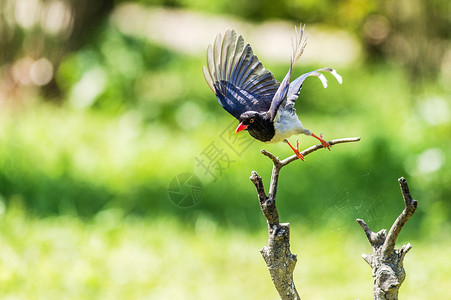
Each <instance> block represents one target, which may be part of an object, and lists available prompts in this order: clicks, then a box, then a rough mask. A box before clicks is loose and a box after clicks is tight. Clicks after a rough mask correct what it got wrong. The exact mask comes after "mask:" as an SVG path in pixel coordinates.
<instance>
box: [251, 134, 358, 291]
mask: <svg viewBox="0 0 451 300" xmlns="http://www.w3.org/2000/svg"><path fill="white" fill-rule="evenodd" d="M358 141H360V138H359V137H355V138H345V139H337V140H332V141H329V142H328V143H329V144H330V145H331V146H332V145H336V144H341V143H350V142H358ZM321 148H323V146H322V145H321V144H319V145H315V146H312V147H310V148H308V149H305V150H304V151H302V152H301V154H302V155H303V156H304V157H305V156H307V155H309V154H310V153H313V152H315V151H316V150H319V149H321ZM261 152H262V154H263V155H265V156H267V157H268V158H270V159H271V160H272V163H273V168H272V174H271V182H270V186H269V192H268V194H266V193H265V189H264V187H263V181H262V178H261V177H260V176H258V174H257V172H255V171H252V175H251V177H250V180H251V181H252V183H254V185H255V188H256V190H257V195H258V200H259V203H260V208H261V210H262V212H263V215H264V216H265V218H266V221H267V223H268V246H267V247H263V249H261V250H260V252H261V254H262V256H263V258H264V260H265V262H266V265H267V266H268V270H269V273H270V275H271V279H272V281H273V283H274V286H275V287H276V289H277V291H278V292H279V295H280V298H281V299H284V300H285V299H300V297H299V294H298V292H297V290H296V287H295V285H294V281H293V271H294V268H295V266H296V261H297V257H296V255H295V254H292V253H291V251H290V224H289V223H279V213H278V212H277V207H276V194H277V185H278V182H279V172H280V170H281V169H282V168H283V167H284V166H286V165H288V164H289V163H292V162H293V161H295V160H297V159H298V157H297V156H296V155H292V156H290V157H287V158H285V159H284V160H280V159H279V158H277V157H276V156H274V155H273V154H272V153H270V152H268V151H266V150H262V151H261Z"/></svg>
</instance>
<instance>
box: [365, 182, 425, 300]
mask: <svg viewBox="0 0 451 300" xmlns="http://www.w3.org/2000/svg"><path fill="white" fill-rule="evenodd" d="M398 182H399V185H400V186H401V193H402V197H403V198H404V205H405V208H404V210H403V211H402V212H401V214H400V215H399V217H398V218H397V219H396V221H395V222H394V223H393V226H392V227H391V229H390V231H389V232H388V235H387V231H386V230H385V229H382V230H381V231H379V232H377V233H375V232H373V231H371V229H370V228H369V227H368V225H367V224H366V223H365V221H363V220H361V219H357V222H358V223H359V224H360V226H361V227H362V229H363V231H365V234H366V236H367V238H368V241H369V242H370V245H371V248H372V249H373V253H372V254H369V255H366V254H363V255H362V257H363V259H364V260H365V261H366V262H367V263H368V264H369V265H370V266H371V268H372V269H373V277H374V289H373V293H374V299H376V300H396V299H398V291H399V287H400V286H401V284H402V283H403V281H404V279H405V277H406V272H405V270H404V267H403V261H404V257H405V255H406V254H407V252H409V250H410V249H411V248H412V246H411V245H410V243H408V244H407V245H404V246H402V247H401V248H400V249H399V250H396V249H395V243H396V239H397V238H398V235H399V233H400V232H401V229H402V228H403V226H404V225H405V224H406V222H407V221H408V220H409V219H410V217H411V216H412V215H413V214H414V212H415V210H416V209H417V201H416V200H413V199H412V196H411V195H410V192H409V187H408V186H407V181H406V180H405V179H404V177H401V178H399V179H398Z"/></svg>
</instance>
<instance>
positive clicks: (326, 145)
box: [312, 133, 330, 150]
mask: <svg viewBox="0 0 451 300" xmlns="http://www.w3.org/2000/svg"><path fill="white" fill-rule="evenodd" d="M312 136H313V137H314V138H316V139H318V140H319V141H320V142H321V145H323V147H324V148H327V149H328V150H330V144H329V143H328V142H326V141H325V140H323V134H320V135H319V137H318V136H317V135H316V134H314V133H312Z"/></svg>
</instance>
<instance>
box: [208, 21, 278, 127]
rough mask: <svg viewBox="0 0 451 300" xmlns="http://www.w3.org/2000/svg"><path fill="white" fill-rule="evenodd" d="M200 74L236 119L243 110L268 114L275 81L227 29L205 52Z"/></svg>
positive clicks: (242, 40)
mask: <svg viewBox="0 0 451 300" xmlns="http://www.w3.org/2000/svg"><path fill="white" fill-rule="evenodd" d="M203 73H204V77H205V80H206V81H207V83H208V86H209V87H210V88H211V90H212V91H213V92H214V93H215V94H216V97H217V99H218V102H219V104H221V106H222V107H223V108H224V109H225V110H226V111H227V112H229V113H230V114H231V115H232V116H234V117H235V118H236V119H238V120H239V118H240V115H241V114H242V113H243V112H246V111H251V110H252V111H259V112H263V111H268V110H269V108H270V107H271V100H272V99H273V97H274V95H275V93H276V91H277V89H278V87H279V82H278V81H277V80H276V79H275V78H274V75H273V74H272V73H271V72H270V71H268V70H266V69H265V68H264V67H263V65H262V63H261V62H260V61H259V60H258V58H257V56H256V55H254V54H253V51H252V48H251V46H250V45H249V44H246V45H245V44H244V39H243V37H242V36H241V35H239V36H237V34H236V32H235V31H234V30H227V31H226V33H225V34H224V38H222V37H221V34H218V35H217V36H216V40H215V43H214V45H213V46H212V45H209V46H208V50H207V67H205V66H203Z"/></svg>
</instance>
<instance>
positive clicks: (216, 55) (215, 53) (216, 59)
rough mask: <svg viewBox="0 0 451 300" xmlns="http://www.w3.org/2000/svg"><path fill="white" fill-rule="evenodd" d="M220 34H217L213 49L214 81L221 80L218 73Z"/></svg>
mask: <svg viewBox="0 0 451 300" xmlns="http://www.w3.org/2000/svg"><path fill="white" fill-rule="evenodd" d="M221 40H222V38H221V34H220V33H218V35H217V36H216V39H215V44H214V47H213V58H214V66H215V68H214V70H215V76H216V78H215V80H216V81H220V80H221V73H220V64H221Z"/></svg>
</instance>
